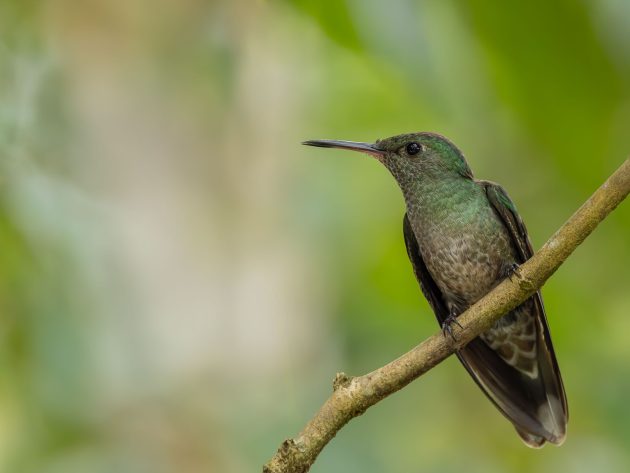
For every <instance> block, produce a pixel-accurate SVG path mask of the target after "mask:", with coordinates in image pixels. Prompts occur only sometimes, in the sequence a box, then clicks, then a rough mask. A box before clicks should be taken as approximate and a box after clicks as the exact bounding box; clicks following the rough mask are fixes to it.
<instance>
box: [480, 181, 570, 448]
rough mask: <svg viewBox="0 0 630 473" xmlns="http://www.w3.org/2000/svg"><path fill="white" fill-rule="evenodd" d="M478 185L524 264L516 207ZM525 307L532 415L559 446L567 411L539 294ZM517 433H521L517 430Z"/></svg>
mask: <svg viewBox="0 0 630 473" xmlns="http://www.w3.org/2000/svg"><path fill="white" fill-rule="evenodd" d="M480 184H481V185H483V186H484V188H485V190H486V195H487V196H488V201H489V202H490V204H491V205H492V207H493V208H494V210H495V211H496V213H497V215H498V216H499V218H500V220H501V221H502V222H503V224H504V225H505V227H506V228H507V230H508V232H509V233H510V236H511V238H512V243H513V245H514V247H515V249H516V250H517V252H518V254H519V256H520V257H521V261H519V263H524V262H525V261H527V260H528V259H529V258H531V257H532V256H533V255H534V250H533V249H532V245H531V243H530V241H529V237H528V235H527V229H526V228H525V224H524V223H523V220H522V219H521V217H520V215H519V214H518V212H517V211H516V206H515V205H514V203H513V202H512V200H511V199H510V197H509V196H508V195H507V192H505V190H504V189H503V188H502V187H501V186H500V185H498V184H495V183H493V182H487V181H481V182H480ZM526 304H531V306H532V311H531V313H532V315H533V316H534V318H535V321H536V336H537V338H536V346H537V361H538V376H537V377H536V378H535V379H532V380H530V382H531V384H532V386H531V387H530V389H531V390H532V391H531V392H532V393H539V395H538V396H536V395H535V396H534V397H533V400H534V401H535V403H538V406H537V411H535V414H536V418H537V419H538V420H539V421H540V422H541V424H542V425H543V426H544V427H545V429H546V430H548V431H549V432H550V433H551V434H552V435H553V436H554V437H555V439H551V438H547V440H550V441H551V442H553V443H558V444H559V443H561V442H562V441H563V440H564V436H565V433H566V424H567V421H568V419H569V411H568V406H567V399H566V395H565V392H564V387H563V384H562V377H561V376H560V369H559V367H558V362H557V361H556V355H555V353H554V350H553V345H552V343H551V334H550V333H549V326H548V325H547V317H546V315H545V307H544V305H543V301H542V297H541V295H540V291H538V292H536V294H534V295H533V296H532V297H531V298H530V299H529V300H528V301H526ZM517 430H518V429H517ZM525 430H526V429H525ZM519 433H521V435H522V434H523V432H522V431H521V430H519ZM524 439H525V440H527V439H526V438H524Z"/></svg>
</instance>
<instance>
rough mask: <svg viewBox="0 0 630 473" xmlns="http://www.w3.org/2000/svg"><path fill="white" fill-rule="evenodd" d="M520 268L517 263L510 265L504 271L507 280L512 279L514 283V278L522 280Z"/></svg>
mask: <svg viewBox="0 0 630 473" xmlns="http://www.w3.org/2000/svg"><path fill="white" fill-rule="evenodd" d="M519 268H520V266H519V265H518V264H517V263H512V264H508V265H507V266H506V267H505V269H504V270H503V273H504V276H505V277H506V278H510V281H512V277H514V276H516V277H517V278H521V277H522V276H521V272H520V270H519Z"/></svg>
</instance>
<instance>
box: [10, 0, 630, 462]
mask: <svg viewBox="0 0 630 473" xmlns="http://www.w3.org/2000/svg"><path fill="white" fill-rule="evenodd" d="M629 44H630V3H629V2H626V1H624V0H600V1H587V0H583V1H572V0H560V1H555V2H547V1H544V0H532V1H528V2H502V1H498V0H473V1H468V2H457V1H454V0H440V1H437V0H433V1H411V0H400V1H399V0H397V1H394V2H379V1H376V0H368V1H360V0H342V1H332V0H296V1H279V0H278V1H262V0H261V1H252V2H246V1H229V0H224V1H215V2H212V1H211V2H204V1H200V0H183V1H166V0H158V1H155V0H154V1H148V0H144V1H142V0H138V1H123V0H115V1H111V0H87V1H83V2H72V1H69V0H57V1H50V2H38V1H34V0H13V1H12V0H4V1H2V2H1V3H0V255H1V259H0V377H1V378H0V471H2V472H8V473H21V472H25V473H31V472H33V473H34V472H38V473H39V472H45V473H59V472H64V473H66V472H96V473H99V472H103V473H104V472H120V473H127V472H128V473H144V472H147V473H149V472H151V473H153V472H156V473H162V472H164V473H167V472H169V473H170V472H180V473H189V472H190V473H192V472H228V473H231V472H236V473H238V472H246V471H260V469H261V465H262V464H263V463H264V462H265V461H266V460H267V459H268V458H269V457H270V456H271V455H272V454H273V453H274V452H275V450H276V448H277V447H278V445H279V444H280V442H281V441H282V440H283V439H284V438H286V437H289V436H292V435H294V434H296V433H297V432H298V431H299V430H300V429H301V427H302V426H303V424H304V423H305V422H306V421H307V420H308V419H309V418H310V417H311V415H312V414H313V413H314V412H315V410H316V409H317V408H318V406H319V405H320V404H321V403H322V401H323V400H324V399H325V398H326V397H327V396H328V394H329V393H330V391H331V381H332V378H333V376H334V374H335V372H337V371H341V370H343V371H345V372H347V373H350V374H361V373H365V372H367V371H370V370H372V369H374V368H376V367H378V366H380V365H382V364H384V363H386V362H388V361H389V360H391V359H393V358H394V357H396V356H398V355H399V354H401V353H403V352H405V351H407V350H408V349H409V348H411V347H412V346H414V345H415V344H417V343H418V342H420V341H421V340H422V339H423V338H425V337H426V336H427V335H429V334H430V333H433V332H435V331H436V330H437V325H436V323H435V321H434V319H433V315H432V313H431V312H430V310H429V307H428V305H427V303H426V302H425V301H424V299H423V298H422V296H421V294H420V291H419V290H418V288H417V284H416V281H415V280H414V278H413V275H412V272H411V268H410V265H409V262H408V261H407V257H406V254H405V249H404V244H403V240H402V233H401V219H402V214H403V202H402V198H401V196H400V193H399V190H398V189H397V187H396V185H395V183H394V182H393V179H392V178H391V177H390V176H389V175H388V174H387V172H386V171H385V170H384V169H382V168H381V167H380V165H379V164H378V163H377V162H376V161H375V160H372V159H369V158H368V157H366V156H362V155H358V154H356V155H354V154H350V153H343V152H341V151H334V150H317V149H312V148H306V147H303V146H300V144H299V143H300V141H302V140H304V139H309V138H339V139H350V140H357V141H373V140H375V139H377V138H383V137H387V136H391V135H394V134H398V133H402V132H410V131H419V130H427V131H436V132H440V133H443V134H445V135H446V136H448V137H450V138H451V139H452V140H453V141H455V142H456V143H457V144H458V145H459V146H460V147H461V148H462V149H463V150H464V152H465V154H466V155H467V157H468V160H469V162H470V164H471V166H472V168H473V170H474V171H475V173H476V175H477V176H478V177H481V178H485V179H491V180H495V181H498V182H500V183H502V184H503V185H504V186H505V187H506V188H507V189H508V190H509V192H510V194H511V196H512V198H513V199H514V200H515V202H516V203H517V205H518V207H519V210H520V212H521V214H522V215H523V216H524V218H525V221H526V222H527V224H528V227H529V230H530V234H531V238H532V241H533V242H534V246H535V247H540V245H541V244H542V243H543V242H544V241H545V240H546V239H547V238H548V237H549V236H550V235H551V234H552V233H553V232H554V231H555V229H556V228H557V227H558V226H559V225H560V224H561V223H562V222H563V221H564V220H565V219H566V218H568V217H569V215H570V214H571V213H572V212H573V211H574V210H575V209H576V208H577V207H578V206H579V205H580V204H581V203H582V202H583V201H584V200H585V199H586V198H587V197H588V196H589V195H590V193H591V192H592V191H593V190H594V189H595V188H596V187H597V186H598V185H599V184H600V183H601V182H603V180H604V179H605V178H606V177H607V176H608V175H609V174H610V173H611V172H612V171H613V170H614V169H615V168H616V167H617V166H618V165H619V164H620V163H621V162H622V161H623V159H625V157H626V156H627V155H628V154H629V153H630V133H629V130H630V47H628V46H629ZM629 234H630V205H629V204H626V205H623V206H622V207H620V208H619V209H618V210H617V211H616V212H614V213H613V214H612V215H611V216H610V218H608V219H607V220H606V221H605V222H604V223H603V224H602V225H601V227H600V228H598V229H597V231H596V232H595V234H594V235H592V237H590V238H589V239H588V240H587V241H586V242H585V243H584V244H583V245H582V246H581V247H580V248H579V249H578V250H577V251H576V253H575V254H574V255H573V256H572V257H571V258H570V259H569V260H568V261H567V262H566V263H565V265H564V266H562V268H560V270H559V271H558V273H557V274H556V275H555V276H554V277H553V278H552V279H551V280H550V281H549V282H548V284H547V285H546V286H545V288H544V296H545V301H546V305H547V311H548V316H549V320H550V324H551V328H552V333H553V336H554V341H555V346H556V350H557V353H558V358H559V361H560V364H561V367H562V371H563V374H564V379H565V384H566V389H567V392H568V397H569V402H570V409H571V420H570V424H569V433H568V438H567V441H566V443H565V445H564V446H562V447H561V448H555V447H553V446H551V447H546V448H544V449H543V450H540V451H534V450H530V449H527V448H526V447H524V446H523V445H522V444H521V442H520V440H519V439H518V437H517V435H516V434H515V433H514V431H513V429H512V427H511V425H510V424H509V423H508V422H507V421H506V420H504V419H503V418H502V417H501V416H500V415H499V414H498V413H497V411H496V410H495V409H494V408H493V406H492V405H491V404H490V403H489V402H488V401H487V400H486V399H485V398H484V396H483V395H482V394H481V392H480V391H479V390H478V389H477V387H476V386H475V385H474V383H473V382H472V381H471V380H470V379H469V378H468V376H467V375H466V373H465V372H464V370H463V369H462V368H461V366H460V365H459V364H458V362H457V360H455V359H449V360H447V361H446V362H445V363H443V364H441V365H440V366H439V367H437V368H436V369H434V370H432V371H431V372H430V373H428V374H427V375H426V376H424V377H423V378H421V379H420V380H419V381H417V382H415V383H413V384H412V385H410V386H409V387H408V388H406V389H404V390H403V391H401V392H399V393H397V394H396V395H394V396H392V397H391V398H389V399H387V400H386V401H384V402H382V403H380V404H378V405H377V406H375V407H374V408H373V409H371V410H370V411H369V412H368V413H367V414H365V415H364V416H362V417H360V418H358V419H356V420H354V421H353V422H351V423H350V424H349V425H348V426H346V428H345V429H343V430H342V431H341V432H340V433H339V434H338V435H337V437H336V438H335V439H334V440H333V441H332V443H331V444H330V445H329V446H328V447H327V448H326V449H325V451H324V452H323V453H322V455H321V457H320V458H319V460H318V461H317V463H316V464H315V466H314V467H313V469H312V471H313V472H328V471H344V472H349V473H352V472H383V471H387V472H410V471H418V472H420V471H422V472H440V473H441V472H455V471H463V470H465V471H467V472H506V471H513V472H525V471H537V472H548V471H554V472H558V471H571V472H592V471H598V472H622V471H628V468H630V448H629V445H630V409H628V399H630V272H629V270H628V263H629V261H630V237H629Z"/></svg>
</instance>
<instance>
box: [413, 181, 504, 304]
mask: <svg viewBox="0 0 630 473" xmlns="http://www.w3.org/2000/svg"><path fill="white" fill-rule="evenodd" d="M447 199H449V200H447V201H446V202H442V207H441V208H440V209H439V210H436V211H434V212H431V213H432V214H433V215H432V216H429V218H417V219H415V220H416V225H414V222H412V225H414V232H415V233H416V237H417V238H418V243H419V246H420V251H421V253H422V258H423V259H424V261H425V263H426V265H427V269H428V270H429V272H430V273H431V275H432V276H433V279H434V280H435V282H436V283H437V285H438V286H439V288H440V290H441V291H442V293H443V294H444V296H445V298H446V299H447V301H448V302H449V303H451V304H453V305H455V306H457V307H459V308H460V309H464V308H465V306H468V305H471V304H473V303H474V302H476V301H477V300H478V299H480V298H481V297H482V296H483V295H485V294H486V293H487V292H488V291H489V290H490V289H492V288H493V287H494V286H495V285H496V283H497V282H498V281H500V280H501V279H502V278H503V272H504V271H505V268H506V266H507V265H508V264H510V263H512V262H514V261H515V258H514V250H513V248H512V246H511V242H510V239H509V235H508V232H507V230H506V229H505V227H504V226H503V224H502V223H501V222H500V221H499V219H498V217H497V215H496V214H495V213H494V210H493V209H492V208H491V207H490V203H489V202H488V200H487V198H486V196H485V192H482V193H476V194H473V196H472V197H471V196H467V197H466V198H465V199H464V198H461V197H460V196H457V195H453V196H449V197H447ZM462 306H464V307H462Z"/></svg>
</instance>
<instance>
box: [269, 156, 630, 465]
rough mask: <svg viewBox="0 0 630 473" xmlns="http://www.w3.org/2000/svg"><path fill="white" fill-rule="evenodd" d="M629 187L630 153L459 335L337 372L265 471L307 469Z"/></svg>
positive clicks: (536, 280) (564, 253)
mask: <svg viewBox="0 0 630 473" xmlns="http://www.w3.org/2000/svg"><path fill="white" fill-rule="evenodd" d="M629 192H630V158H629V159H626V161H625V162H624V163H623V164H622V165H621V167H619V169H617V171H615V173H614V174H613V175H612V176H610V177H609V178H608V180H607V181H606V182H605V183H604V184H603V185H602V186H601V187H600V188H599V189H597V191H595V193H594V194H593V195H592V196H591V198H590V199H588V200H587V201H586V202H585V203H584V205H582V206H581V207H580V208H579V209H578V210H577V212H575V213H574V214H573V216H571V218H570V219H569V220H568V221H567V222H566V223H565V224H564V225H562V227H561V228H560V229H559V230H558V231H557V232H556V233H555V234H554V235H553V236H552V237H551V238H550V239H549V241H547V243H545V245H544V246H543V247H542V248H541V249H540V251H539V252H538V253H536V254H535V255H534V256H533V257H532V258H531V259H530V260H528V261H527V262H526V263H524V264H523V265H521V266H520V268H519V275H518V276H517V277H515V278H513V279H514V280H513V281H510V279H509V278H506V280H505V281H503V282H502V283H501V284H499V285H498V286H497V287H496V288H494V289H493V290H492V291H491V292H489V293H488V294H487V295H486V296H485V297H483V298H482V299H481V300H480V301H478V302H477V303H476V304H475V305H473V306H472V307H470V308H469V309H468V310H467V311H466V312H464V313H463V314H462V315H461V316H459V317H458V321H459V322H460V323H461V325H462V327H463V328H456V327H454V328H453V329H454V330H455V335H456V338H457V341H456V342H454V341H453V340H452V339H451V338H450V337H444V336H443V335H442V333H441V332H437V333H435V334H434V335H432V336H431V337H429V338H428V339H426V340H425V341H424V342H422V343H421V344H420V345H418V346H417V347H415V348H413V349H412V350H411V351H409V352H408V353H405V354H404V355H402V356H401V357H400V358H398V359H397V360H394V361H392V362H391V363H389V364H387V365H385V366H383V367H382V368H378V369H377V370H375V371H372V372H371V373H368V374H366V375H364V376H359V377H356V378H351V377H348V376H346V375H345V374H343V373H339V374H337V377H336V378H335V381H334V383H333V387H334V391H333V394H332V395H331V396H330V397H329V398H328V399H327V400H326V402H325V403H324V405H323V406H322V407H321V408H320V409H319V411H318V412H317V413H316V414H315V416H314V417H313V418H312V419H311V420H310V421H309V423H308V424H306V427H304V429H303V430H302V432H300V434H299V435H298V436H297V437H295V438H294V439H288V440H285V441H284V442H283V443H282V445H281V446H280V448H279V449H278V452H277V453H276V454H275V455H274V456H273V457H272V458H271V460H269V462H268V463H267V464H266V465H265V466H264V467H263V472H264V473H305V472H307V471H308V470H309V468H310V467H311V465H312V464H313V462H314V461H315V459H316V458H317V455H319V452H321V451H322V449H323V448H324V447H325V446H326V444H327V443H328V442H329V441H330V440H331V439H332V438H333V437H334V436H335V434H336V433H337V432H338V431H339V429H341V428H342V427H343V426H344V425H345V424H346V423H348V422H349V421H350V420H351V419H352V418H354V417H356V416H358V415H361V414H363V413H364V412H365V411H366V410H367V409H368V408H369V407H370V406H373V405H374V404H376V403H377V402H379V401H380V400H382V399H384V398H386V397H387V396H389V395H390V394H392V393H394V392H396V391H398V390H399V389H402V388H403V387H405V386H406V385H407V384H409V383H410V382H411V381H413V380H414V379H416V378H418V377H419V376H421V375H422V374H424V373H426V372H427V371H428V370H430V369H431V368H433V367H434V366H436V365H437V364H438V363H440V362H441V361H443V360H444V359H446V358H447V357H448V356H450V355H452V354H453V352H454V351H455V350H457V349H458V348H461V347H462V346H464V345H466V344H467V343H468V342H470V341H471V340H473V339H474V338H475V337H477V336H478V335H479V334H480V333H482V332H484V331H485V330H487V329H488V328H490V327H491V326H492V325H493V324H494V323H495V321H497V320H498V319H499V318H500V317H501V316H502V315H503V314H506V313H507V312H509V311H510V310H511V309H513V308H515V307H517V306H518V305H520V304H521V303H522V302H523V301H525V300H526V299H527V298H529V297H530V296H531V295H532V294H533V293H534V292H536V291H537V290H538V289H540V287H542V285H543V284H544V283H545V281H547V279H549V277H550V276H551V275H552V274H553V273H554V272H555V271H556V270H557V269H558V267H559V266H560V265H561V264H562V263H563V262H564V261H565V260H566V259H567V258H568V257H569V255H570V254H571V253H572V252H573V251H574V250H575V249H576V248H577V247H578V246H579V245H580V244H581V243H582V242H583V241H584V239H585V238H586V237H587V236H588V235H589V234H590V233H591V232H592V231H593V230H594V229H595V227H596V226H597V225H598V224H599V223H600V222H601V221H602V220H604V218H606V216H607V215H608V214H609V213H610V212H611V211H612V210H613V209H614V208H615V207H617V205H619V204H620V203H621V202H622V201H623V200H624V199H625V197H626V196H627V195H628V193H629Z"/></svg>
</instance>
